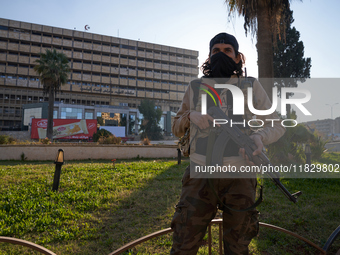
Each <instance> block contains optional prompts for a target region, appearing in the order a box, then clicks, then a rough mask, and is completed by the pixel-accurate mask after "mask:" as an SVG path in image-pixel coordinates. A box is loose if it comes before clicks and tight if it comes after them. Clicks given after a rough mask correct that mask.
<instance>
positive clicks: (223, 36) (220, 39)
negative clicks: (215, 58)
mask: <svg viewBox="0 0 340 255" xmlns="http://www.w3.org/2000/svg"><path fill="white" fill-rule="evenodd" d="M217 43H225V44H230V45H231V46H233V47H234V50H235V52H236V54H237V53H238V42H237V40H236V38H235V37H234V36H233V35H230V34H227V33H219V34H218V35H215V37H214V38H213V39H211V41H210V48H209V50H210V51H211V49H212V47H213V46H214V45H215V44H217Z"/></svg>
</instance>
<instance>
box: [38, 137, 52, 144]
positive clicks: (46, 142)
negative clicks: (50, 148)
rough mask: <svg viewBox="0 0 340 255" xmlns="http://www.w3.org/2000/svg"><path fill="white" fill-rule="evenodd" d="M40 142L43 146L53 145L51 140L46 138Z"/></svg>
mask: <svg viewBox="0 0 340 255" xmlns="http://www.w3.org/2000/svg"><path fill="white" fill-rule="evenodd" d="M39 142H41V143H42V144H50V143H51V139H48V138H47V137H46V138H45V139H39Z"/></svg>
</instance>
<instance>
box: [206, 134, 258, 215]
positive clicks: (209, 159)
mask: <svg viewBox="0 0 340 255" xmlns="http://www.w3.org/2000/svg"><path fill="white" fill-rule="evenodd" d="M229 140H230V136H229V134H228V132H226V131H223V132H222V133H220V134H219V135H218V137H217V139H216V132H214V131H211V132H209V137H208V144H207V154H206V165H207V166H209V165H211V164H212V163H214V164H218V165H220V166H222V164H223V154H224V150H225V148H226V146H227V143H228V141H229ZM208 183H209V186H210V188H211V190H212V191H213V193H214V195H215V196H216V198H217V200H218V202H219V203H220V206H223V210H224V209H225V208H227V209H229V210H231V211H235V212H247V211H250V210H253V209H255V208H256V207H257V206H258V205H259V204H261V203H262V201H263V197H262V193H263V186H262V185H261V188H260V197H259V198H258V199H257V200H256V202H255V203H254V204H253V205H251V206H250V207H248V208H245V209H241V210H238V209H234V208H231V207H229V206H227V205H226V204H224V203H223V201H222V200H221V198H220V197H219V196H218V195H217V193H216V191H215V189H214V185H213V181H212V179H211V178H208Z"/></svg>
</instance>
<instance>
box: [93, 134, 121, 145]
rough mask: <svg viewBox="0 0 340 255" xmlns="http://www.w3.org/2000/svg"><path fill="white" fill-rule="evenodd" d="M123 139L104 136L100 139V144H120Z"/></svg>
mask: <svg viewBox="0 0 340 255" xmlns="http://www.w3.org/2000/svg"><path fill="white" fill-rule="evenodd" d="M121 141H122V138H120V137H115V136H114V135H110V136H109V137H105V136H102V137H100V138H99V139H98V143H99V144H120V143H121Z"/></svg>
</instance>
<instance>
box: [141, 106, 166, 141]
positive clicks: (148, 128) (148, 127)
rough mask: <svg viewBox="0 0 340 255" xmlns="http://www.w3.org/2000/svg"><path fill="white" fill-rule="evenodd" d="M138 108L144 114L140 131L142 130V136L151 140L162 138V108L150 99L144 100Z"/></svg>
mask: <svg viewBox="0 0 340 255" xmlns="http://www.w3.org/2000/svg"><path fill="white" fill-rule="evenodd" d="M138 109H139V112H140V113H141V114H143V121H142V124H141V127H140V131H142V135H141V138H142V139H143V138H146V137H147V138H149V139H151V140H160V139H162V138H163V136H162V133H161V132H162V129H161V128H160V127H159V126H158V123H159V121H160V120H161V117H162V110H161V109H160V108H157V107H156V106H155V102H153V101H149V100H143V101H142V103H141V105H140V106H139V107H138Z"/></svg>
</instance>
